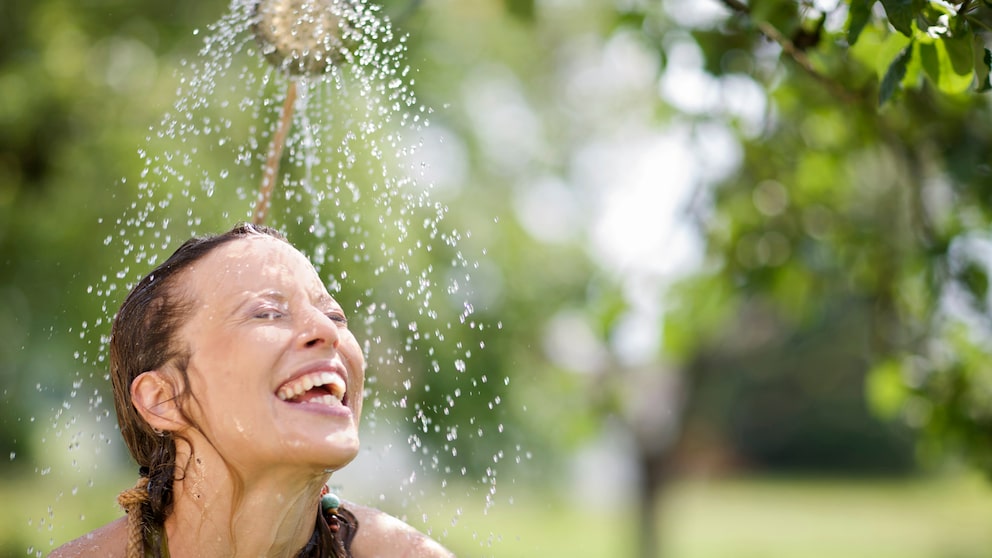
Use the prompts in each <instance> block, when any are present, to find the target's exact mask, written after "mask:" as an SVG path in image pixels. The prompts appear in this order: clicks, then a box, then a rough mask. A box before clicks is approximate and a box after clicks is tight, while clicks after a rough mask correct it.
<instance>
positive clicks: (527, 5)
mask: <svg viewBox="0 0 992 558" xmlns="http://www.w3.org/2000/svg"><path fill="white" fill-rule="evenodd" d="M503 3H504V5H505V6H506V11H507V12H509V13H510V14H512V15H513V16H515V17H517V18H519V19H521V20H523V21H528V22H532V21H534V13H535V10H534V0H503Z"/></svg>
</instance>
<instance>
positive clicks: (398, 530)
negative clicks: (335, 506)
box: [347, 502, 455, 558]
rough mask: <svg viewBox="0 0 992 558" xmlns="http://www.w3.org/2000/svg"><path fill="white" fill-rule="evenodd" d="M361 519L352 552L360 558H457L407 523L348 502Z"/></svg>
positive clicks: (356, 515)
mask: <svg viewBox="0 0 992 558" xmlns="http://www.w3.org/2000/svg"><path fill="white" fill-rule="evenodd" d="M347 506H348V509H349V510H350V511H351V512H352V513H354V514H355V517H357V518H358V533H357V534H356V535H355V541H354V543H352V547H351V550H352V552H353V553H354V554H355V557H356V558H454V556H455V555H454V554H452V553H451V551H449V550H447V549H446V548H444V547H443V546H441V545H440V544H439V543H438V542H437V541H435V540H433V539H431V538H430V537H428V536H427V535H425V534H423V533H421V532H420V531H417V530H416V529H414V528H413V527H411V526H409V525H407V524H406V523H404V522H403V521H400V520H399V519H397V518H395V517H393V516H391V515H389V514H387V513H385V512H382V511H380V510H377V509H375V508H368V507H365V506H359V505H357V504H354V503H351V502H348V503H347Z"/></svg>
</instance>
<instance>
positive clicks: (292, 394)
mask: <svg viewBox="0 0 992 558" xmlns="http://www.w3.org/2000/svg"><path fill="white" fill-rule="evenodd" d="M318 386H327V389H328V390H329V391H330V392H331V395H333V396H334V397H337V398H338V399H342V398H343V397H344V394H345V392H346V391H347V387H346V386H345V383H344V380H343V379H342V378H341V376H338V375H337V374H333V373H331V372H313V373H310V374H305V375H303V376H300V377H299V378H296V379H295V380H293V381H291V382H288V383H286V384H284V385H283V386H282V387H281V388H279V391H278V392H277V393H276V395H278V396H279V399H282V400H283V401H288V400H290V399H294V398H296V397H299V396H301V395H303V394H304V393H306V392H307V391H309V390H311V389H313V388H315V387H318Z"/></svg>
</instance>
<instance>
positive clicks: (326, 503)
mask: <svg viewBox="0 0 992 558" xmlns="http://www.w3.org/2000/svg"><path fill="white" fill-rule="evenodd" d="M339 507H341V498H338V497H337V495H336V494H324V495H323V496H321V498H320V509H322V510H324V511H325V512H326V511H329V510H336V509H338V508H339Z"/></svg>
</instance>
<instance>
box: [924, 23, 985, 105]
mask: <svg viewBox="0 0 992 558" xmlns="http://www.w3.org/2000/svg"><path fill="white" fill-rule="evenodd" d="M919 48H920V63H921V64H922V65H923V70H924V71H925V72H926V75H927V77H929V78H930V80H931V81H932V82H933V83H934V85H936V86H937V89H939V90H940V91H941V92H943V93H946V94H948V95H954V94H957V93H963V92H965V91H967V90H968V88H969V87H971V84H972V82H973V81H974V80H975V66H974V52H973V50H972V46H971V40H969V39H968V38H967V37H961V38H958V37H946V36H944V37H941V38H940V40H937V41H934V42H932V43H929V44H926V43H921V44H920V45H919Z"/></svg>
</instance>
